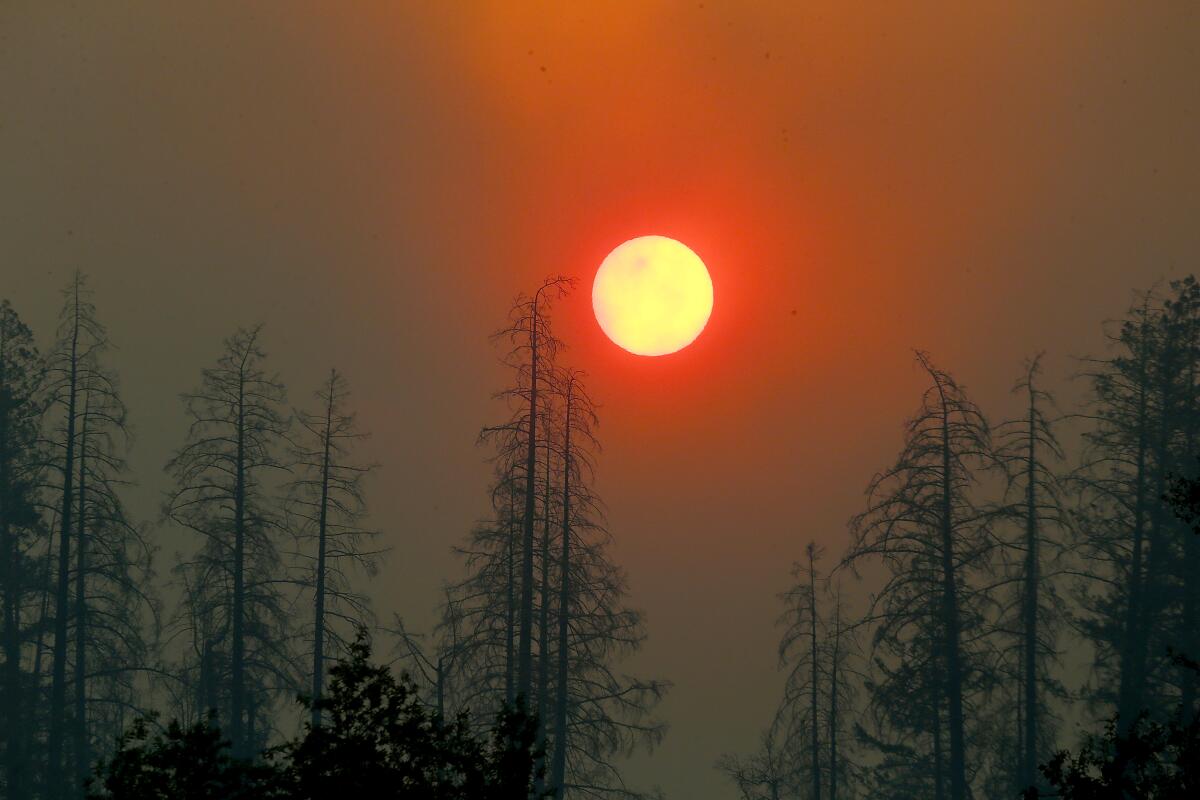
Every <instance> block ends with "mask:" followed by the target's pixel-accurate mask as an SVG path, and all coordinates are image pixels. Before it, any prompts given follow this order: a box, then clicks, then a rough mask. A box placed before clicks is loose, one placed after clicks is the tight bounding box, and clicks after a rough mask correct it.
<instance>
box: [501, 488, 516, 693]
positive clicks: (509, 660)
mask: <svg viewBox="0 0 1200 800" xmlns="http://www.w3.org/2000/svg"><path fill="white" fill-rule="evenodd" d="M507 547H508V553H507V563H506V566H507V568H508V583H507V585H506V587H505V588H506V590H507V592H508V597H507V600H508V604H507V606H506V607H505V619H504V702H506V703H508V704H509V705H512V704H513V702H515V700H516V677H517V676H516V666H517V665H516V660H517V659H516V655H517V648H516V639H517V498H516V493H515V491H514V490H513V485H512V481H511V480H510V481H509V484H508V543H507Z"/></svg>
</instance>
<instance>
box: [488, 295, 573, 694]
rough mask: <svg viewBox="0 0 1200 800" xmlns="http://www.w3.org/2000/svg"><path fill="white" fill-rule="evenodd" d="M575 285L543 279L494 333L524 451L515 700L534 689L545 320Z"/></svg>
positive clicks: (548, 343)
mask: <svg viewBox="0 0 1200 800" xmlns="http://www.w3.org/2000/svg"><path fill="white" fill-rule="evenodd" d="M574 284H575V281H574V279H573V278H565V277H563V276H561V275H558V276H554V277H551V278H547V279H546V280H545V281H543V282H542V285H541V286H539V287H538V288H537V289H536V290H535V291H534V293H533V294H532V295H530V296H528V297H527V296H524V295H522V296H520V297H518V298H517V300H516V302H514V303H513V308H512V312H511V313H510V315H509V325H508V327H506V328H504V329H503V330H501V331H499V332H498V333H496V334H495V337H494V338H496V339H497V340H501V341H506V342H507V343H508V344H509V347H510V349H509V351H508V353H507V354H506V355H505V357H504V361H505V363H506V364H508V365H509V366H510V367H512V368H513V369H514V370H516V373H517V381H516V386H515V387H514V388H512V389H509V390H507V391H505V392H502V393H501V394H502V395H503V396H507V397H508V398H509V399H510V401H511V402H513V403H514V404H515V405H517V406H518V408H519V410H518V411H517V412H516V416H515V417H514V418H513V419H512V420H510V422H509V427H510V428H515V429H517V430H519V431H520V442H521V449H522V452H523V455H524V465H525V468H524V475H523V484H524V485H523V487H522V492H523V498H524V512H523V514H522V519H521V534H522V535H521V562H520V563H521V572H520V604H519V621H518V624H517V628H518V639H517V688H516V693H517V698H518V702H525V703H529V702H531V699H532V689H533V606H534V529H535V526H536V515H537V448H538V431H537V426H538V419H539V415H540V414H541V413H542V407H541V403H542V402H544V400H543V399H541V398H539V393H540V392H542V391H544V389H543V386H542V385H543V383H544V382H545V380H546V376H547V375H549V374H550V372H551V371H552V370H553V368H554V357H555V355H556V354H557V353H558V350H559V349H560V348H561V346H562V343H561V342H560V341H559V340H558V339H557V338H556V337H555V336H554V332H553V330H552V327H551V324H550V317H549V312H550V305H551V303H552V302H553V300H554V299H555V298H560V297H562V296H564V295H565V294H566V293H567V291H569V290H570V289H571V287H573V286H574Z"/></svg>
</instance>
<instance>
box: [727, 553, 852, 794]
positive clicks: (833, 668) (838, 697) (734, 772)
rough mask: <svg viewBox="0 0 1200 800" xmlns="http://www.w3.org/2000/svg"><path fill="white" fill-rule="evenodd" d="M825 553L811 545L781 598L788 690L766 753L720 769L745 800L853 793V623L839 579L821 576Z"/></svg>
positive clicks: (766, 739) (763, 747)
mask: <svg viewBox="0 0 1200 800" xmlns="http://www.w3.org/2000/svg"><path fill="white" fill-rule="evenodd" d="M820 558H821V548H819V547H817V545H816V544H815V543H809V544H808V546H806V547H805V551H804V560H803V561H801V562H798V563H796V564H794V565H793V567H792V577H793V580H794V583H793V584H792V586H791V588H790V589H788V591H786V592H784V593H783V594H782V595H781V596H780V599H781V600H782V602H783V607H784V609H783V613H782V614H781V615H780V617H779V620H778V622H779V624H780V625H781V626H782V627H783V634H782V637H781V638H780V642H779V650H778V658H779V667H780V669H781V670H783V671H784V675H785V678H784V691H783V697H782V699H781V700H780V703H779V706H778V708H777V709H776V711H775V716H774V718H773V719H772V722H771V725H770V727H769V728H768V729H767V730H766V731H765V732H764V733H763V735H762V739H761V743H760V749H759V751H758V752H757V753H755V754H753V755H752V756H750V757H749V758H743V757H738V756H734V755H726V756H723V757H722V758H721V759H720V760H719V761H718V762H717V768H718V769H720V770H721V771H722V772H724V773H725V774H726V775H727V776H729V777H730V778H731V779H732V780H733V782H734V783H735V785H737V786H738V789H739V791H741V792H742V795H743V797H745V798H747V800H750V799H751V798H759V797H793V796H797V797H813V798H816V797H821V796H822V795H825V796H826V797H828V798H830V800H836V798H837V797H838V795H839V793H841V792H846V791H851V792H852V791H853V786H854V784H855V783H856V775H855V773H856V771H857V770H856V769H855V767H854V764H853V763H852V747H851V746H850V744H849V743H848V742H847V741H846V737H845V733H846V727H847V717H848V716H849V715H848V714H847V713H846V712H847V711H850V712H852V711H853V706H854V701H855V696H856V692H855V679H857V677H858V671H857V668H856V667H855V666H854V663H853V662H854V659H855V658H856V657H857V655H858V645H857V634H856V630H855V625H854V624H853V623H851V622H850V621H848V620H847V619H846V618H845V616H844V613H843V607H842V596H841V584H840V574H838V575H837V576H836V577H837V578H838V579H839V581H837V582H835V580H834V576H829V575H826V576H821V575H820V574H819V570H818V568H817V562H818V561H819V560H820Z"/></svg>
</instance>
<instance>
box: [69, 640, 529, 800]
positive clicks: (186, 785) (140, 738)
mask: <svg viewBox="0 0 1200 800" xmlns="http://www.w3.org/2000/svg"><path fill="white" fill-rule="evenodd" d="M370 655H371V649H370V645H369V644H368V643H367V641H366V639H365V637H362V636H360V637H359V639H358V641H357V642H356V643H355V644H354V645H353V646H352V647H351V650H350V654H349V658H348V659H347V660H346V661H344V662H342V663H340V664H338V665H337V666H336V667H334V668H333V670H332V673H331V678H332V680H331V681H330V685H329V689H328V692H327V693H326V695H325V696H324V697H323V698H322V699H321V700H319V701H317V702H316V703H315V705H316V706H317V707H318V708H319V709H320V711H321V712H322V715H323V718H324V719H325V720H326V721H325V723H324V724H322V725H321V726H318V727H314V726H313V725H312V724H311V723H310V724H306V725H305V728H304V733H303V734H302V735H301V736H299V737H298V738H296V739H294V740H291V741H288V742H285V743H284V744H282V745H279V746H277V747H274V748H271V749H270V750H268V751H266V752H264V753H263V754H262V757H261V758H260V759H258V760H255V761H247V760H241V759H236V758H234V757H233V756H232V755H231V754H230V746H229V742H228V741H227V740H226V739H224V738H223V737H222V734H221V731H220V730H219V728H218V727H217V726H216V724H215V723H214V722H213V721H212V720H209V721H206V722H201V723H197V724H196V725H193V726H192V727H189V728H184V727H182V726H180V725H179V724H178V723H175V722H172V723H171V724H169V725H168V726H167V727H166V729H165V730H162V731H158V732H154V731H152V730H151V722H150V721H149V720H147V719H141V720H138V722H137V723H135V724H134V726H133V727H132V728H131V729H130V730H129V731H128V732H127V733H126V734H125V735H124V736H123V737H122V739H121V743H120V748H119V750H118V751H117V753H116V754H115V755H114V756H113V757H112V758H111V759H109V760H106V761H103V762H101V763H100V764H99V766H98V768H97V772H96V776H95V778H94V779H93V780H92V782H91V786H90V788H89V792H88V797H89V798H92V799H93V800H102V799H103V800H269V799H273V798H287V800H326V799H327V798H335V797H336V798H339V799H340V798H345V799H346V800H366V798H405V800H417V799H418V798H419V799H420V800H426V799H428V800H468V798H469V800H525V799H526V798H528V797H530V796H532V793H533V787H534V783H535V778H539V777H540V774H539V769H538V767H537V765H538V764H539V763H540V755H541V754H540V752H539V751H538V749H537V748H536V746H535V739H536V730H537V728H536V721H535V720H534V719H533V718H531V717H529V716H527V715H525V714H524V713H522V712H521V711H519V710H512V709H505V710H503V711H502V712H501V713H500V714H499V715H498V717H497V719H496V723H495V725H494V726H493V728H492V730H491V735H490V738H487V739H480V738H477V737H476V736H475V735H473V734H472V732H471V731H470V729H469V727H468V725H467V719H466V717H465V716H463V717H459V718H457V719H455V720H452V721H444V720H442V719H441V718H440V717H439V716H437V715H436V714H434V713H432V712H431V711H430V710H429V709H427V708H426V707H425V706H424V705H423V704H422V703H421V701H420V699H419V697H418V695H417V692H416V690H415V687H414V686H413V684H412V683H411V682H410V681H409V680H408V678H407V677H401V678H399V679H397V678H396V677H395V676H393V675H392V673H391V671H390V670H389V669H388V668H387V667H382V666H375V665H373V664H371V662H370ZM302 702H304V704H305V705H306V706H308V707H309V708H310V709H311V707H312V706H313V705H314V703H312V702H311V701H307V700H304V701H302Z"/></svg>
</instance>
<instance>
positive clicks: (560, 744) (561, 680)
mask: <svg viewBox="0 0 1200 800" xmlns="http://www.w3.org/2000/svg"><path fill="white" fill-rule="evenodd" d="M573 388H574V385H573V384H572V383H571V382H570V381H568V382H567V398H566V409H565V415H566V421H565V425H564V426H563V431H564V433H563V493H562V558H561V561H560V566H559V570H560V573H561V574H560V575H559V589H558V685H557V686H556V687H555V688H556V689H557V695H556V697H555V703H554V761H553V763H552V764H551V766H550V784H551V786H552V788H553V790H554V798H555V800H562V798H563V794H564V792H565V790H566V786H565V783H566V776H567V708H568V704H569V702H570V698H569V697H568V693H569V692H568V690H569V686H568V676H569V672H570V642H569V641H568V632H569V631H568V622H569V619H568V618H569V616H570V608H571V395H572V389H573Z"/></svg>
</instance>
